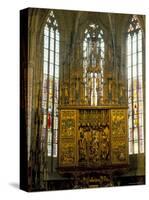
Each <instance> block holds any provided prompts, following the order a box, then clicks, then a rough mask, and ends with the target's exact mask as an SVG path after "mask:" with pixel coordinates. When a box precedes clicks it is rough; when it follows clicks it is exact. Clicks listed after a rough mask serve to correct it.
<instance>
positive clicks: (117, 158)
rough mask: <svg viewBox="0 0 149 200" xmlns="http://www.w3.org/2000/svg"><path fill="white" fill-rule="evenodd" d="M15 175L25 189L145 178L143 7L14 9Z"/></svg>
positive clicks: (116, 183) (135, 181)
mask: <svg viewBox="0 0 149 200" xmlns="http://www.w3.org/2000/svg"><path fill="white" fill-rule="evenodd" d="M22 157H23V158H24V159H22ZM20 175H21V176H20V188H22V189H24V190H27V191H38V190H63V189H77V188H78V189H80V188H92V187H111V186H124V185H140V184H145V16H144V15H137V14H116V13H101V12H91V11H71V10H55V9H38V8H28V9H25V10H22V11H21V12H20Z"/></svg>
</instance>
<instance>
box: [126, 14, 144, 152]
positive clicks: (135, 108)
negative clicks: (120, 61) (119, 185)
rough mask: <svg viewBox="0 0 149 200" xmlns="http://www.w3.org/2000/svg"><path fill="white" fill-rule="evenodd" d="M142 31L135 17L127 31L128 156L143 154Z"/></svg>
mask: <svg viewBox="0 0 149 200" xmlns="http://www.w3.org/2000/svg"><path fill="white" fill-rule="evenodd" d="M142 41H143V40H142V30H141V26H140V24H139V22H138V20H137V17H136V16H132V17H131V19H130V21H129V27H128V31H127V72H128V106H129V110H128V111H129V113H128V114H129V116H128V117H129V118H128V128H129V154H137V153H144V101H143V92H144V88H143V62H142V60H143V59H142V56H143V54H142V52H143V48H142Z"/></svg>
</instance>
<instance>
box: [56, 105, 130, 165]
mask: <svg viewBox="0 0 149 200" xmlns="http://www.w3.org/2000/svg"><path fill="white" fill-rule="evenodd" d="M59 138H60V142H59V166H62V167H65V166H73V167H85V168H86V167H87V168H98V167H104V166H108V165H111V164H112V165H113V164H127V163H128V149H127V147H128V144H127V143H128V139H127V111H126V109H118V108H117V109H110V108H109V109H108V108H106V109H101V108H100V109H95V108H94V109H87V108H86V109H85V108H84V109H83V108H79V109H74V110H73V109H70V110H69V109H68V110H61V112H60V137H59Z"/></svg>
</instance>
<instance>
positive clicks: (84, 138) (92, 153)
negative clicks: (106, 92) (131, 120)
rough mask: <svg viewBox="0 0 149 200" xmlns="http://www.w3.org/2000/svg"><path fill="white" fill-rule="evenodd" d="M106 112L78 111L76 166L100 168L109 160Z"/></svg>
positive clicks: (107, 118)
mask: <svg viewBox="0 0 149 200" xmlns="http://www.w3.org/2000/svg"><path fill="white" fill-rule="evenodd" d="M109 132H110V131H109V111H108V110H80V113H79V129H78V165H86V166H90V167H91V166H96V167H97V166H100V165H102V164H103V163H105V162H107V161H109V159H110V134H109Z"/></svg>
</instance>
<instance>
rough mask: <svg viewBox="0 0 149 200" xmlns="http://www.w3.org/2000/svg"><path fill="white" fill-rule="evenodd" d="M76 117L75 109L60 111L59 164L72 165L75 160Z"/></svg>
mask: <svg viewBox="0 0 149 200" xmlns="http://www.w3.org/2000/svg"><path fill="white" fill-rule="evenodd" d="M76 117H77V112H76V110H62V111H61V112H60V136H59V138H60V141H59V149H60V151H59V165H60V166H74V165H75V162H76V123H77V122H76V121H77V120H76Z"/></svg>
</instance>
